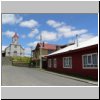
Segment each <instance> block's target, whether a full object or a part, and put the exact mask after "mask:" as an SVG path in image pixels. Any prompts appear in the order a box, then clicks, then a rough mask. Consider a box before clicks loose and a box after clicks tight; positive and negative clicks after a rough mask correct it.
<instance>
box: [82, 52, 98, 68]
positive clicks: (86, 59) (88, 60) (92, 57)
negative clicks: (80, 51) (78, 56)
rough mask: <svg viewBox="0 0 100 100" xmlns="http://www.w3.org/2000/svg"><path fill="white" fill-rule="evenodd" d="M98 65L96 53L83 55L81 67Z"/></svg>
mask: <svg viewBox="0 0 100 100" xmlns="http://www.w3.org/2000/svg"><path fill="white" fill-rule="evenodd" d="M97 66H98V57H97V53H93V54H86V55H83V67H84V68H93V67H95V68H96V67H97Z"/></svg>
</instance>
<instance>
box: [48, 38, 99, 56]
mask: <svg viewBox="0 0 100 100" xmlns="http://www.w3.org/2000/svg"><path fill="white" fill-rule="evenodd" d="M98 42H99V41H98V36H96V37H94V38H91V39H89V40H87V41H84V42H80V43H79V44H78V47H77V44H74V45H70V46H67V47H65V48H63V49H60V50H57V51H55V52H53V53H51V54H49V55H48V56H50V55H56V54H60V53H64V52H68V51H71V50H77V49H81V48H85V47H89V46H92V45H96V44H98Z"/></svg>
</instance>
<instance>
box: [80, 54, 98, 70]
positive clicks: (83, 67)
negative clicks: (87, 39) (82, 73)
mask: <svg viewBox="0 0 100 100" xmlns="http://www.w3.org/2000/svg"><path fill="white" fill-rule="evenodd" d="M93 54H97V56H98V53H90V54H84V55H82V67H83V69H98V61H97V67H85V66H84V58H83V57H84V56H87V57H88V56H90V55H91V57H92V55H93ZM91 61H92V64H93V60H92V58H91ZM87 65H91V64H89V63H88V60H87Z"/></svg>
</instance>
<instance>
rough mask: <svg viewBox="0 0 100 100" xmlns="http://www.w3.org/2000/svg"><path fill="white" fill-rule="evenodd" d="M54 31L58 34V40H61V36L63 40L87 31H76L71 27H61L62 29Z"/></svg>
mask: <svg viewBox="0 0 100 100" xmlns="http://www.w3.org/2000/svg"><path fill="white" fill-rule="evenodd" d="M56 30H57V32H58V37H59V38H61V37H62V36H63V37H65V38H68V37H73V36H75V35H76V34H83V33H86V32H88V30H86V29H79V30H77V29H75V28H74V27H72V26H62V27H59V28H57V29H56Z"/></svg>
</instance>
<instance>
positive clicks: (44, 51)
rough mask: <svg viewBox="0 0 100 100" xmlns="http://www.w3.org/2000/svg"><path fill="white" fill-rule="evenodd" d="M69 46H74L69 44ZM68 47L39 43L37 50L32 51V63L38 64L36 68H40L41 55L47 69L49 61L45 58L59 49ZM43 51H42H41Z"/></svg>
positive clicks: (43, 64) (43, 65)
mask: <svg viewBox="0 0 100 100" xmlns="http://www.w3.org/2000/svg"><path fill="white" fill-rule="evenodd" d="M68 45H72V43H71V44H68ZM68 45H55V44H48V43H44V42H43V43H37V45H36V48H35V49H34V50H32V55H33V57H32V61H33V62H36V64H35V66H38V67H39V66H40V53H41V57H42V67H43V68H45V67H47V59H46V58H45V56H47V55H48V54H50V53H53V52H55V51H57V50H59V49H62V48H64V47H66V46H68ZM40 50H41V51H40Z"/></svg>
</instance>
